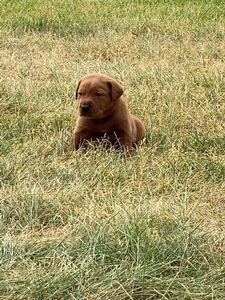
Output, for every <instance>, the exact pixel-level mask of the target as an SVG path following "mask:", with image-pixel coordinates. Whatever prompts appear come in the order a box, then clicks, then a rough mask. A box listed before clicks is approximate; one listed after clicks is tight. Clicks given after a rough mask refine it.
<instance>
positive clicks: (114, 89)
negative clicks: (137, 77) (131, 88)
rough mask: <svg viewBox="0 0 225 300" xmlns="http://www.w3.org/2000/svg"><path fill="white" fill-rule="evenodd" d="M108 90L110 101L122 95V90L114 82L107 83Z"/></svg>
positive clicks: (117, 83)
mask: <svg viewBox="0 0 225 300" xmlns="http://www.w3.org/2000/svg"><path fill="white" fill-rule="evenodd" d="M108 86H109V88H110V98H111V100H112V101H114V100H116V99H118V98H119V97H120V96H122V95H123V88H122V86H121V85H120V84H119V82H117V81H116V80H114V79H112V80H110V81H109V82H108Z"/></svg>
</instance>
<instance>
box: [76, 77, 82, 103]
mask: <svg viewBox="0 0 225 300" xmlns="http://www.w3.org/2000/svg"><path fill="white" fill-rule="evenodd" d="M80 83H81V79H80V80H79V81H78V83H77V88H76V99H77V98H78V90H79V86H80Z"/></svg>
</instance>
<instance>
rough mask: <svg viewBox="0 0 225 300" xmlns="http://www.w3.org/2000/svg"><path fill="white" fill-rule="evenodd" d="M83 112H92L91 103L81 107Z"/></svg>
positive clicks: (84, 113)
mask: <svg viewBox="0 0 225 300" xmlns="http://www.w3.org/2000/svg"><path fill="white" fill-rule="evenodd" d="M80 110H81V114H82V115H87V114H88V113H89V112H90V105H89V104H82V105H81V107H80Z"/></svg>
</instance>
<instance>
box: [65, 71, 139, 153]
mask: <svg viewBox="0 0 225 300" xmlns="http://www.w3.org/2000/svg"><path fill="white" fill-rule="evenodd" d="M122 94H123V88H122V87H121V85H120V84H119V83H118V82H117V81H116V80H114V79H112V78H111V77H108V76H106V75H102V74H90V75H87V76H84V77H83V78H81V79H80V81H79V82H78V86H77V89H76V99H78V112H79V117H78V120H77V125H76V127H75V130H74V132H73V134H72V138H71V141H70V146H69V149H70V150H77V149H78V148H79V147H86V146H87V142H88V141H93V140H98V139H100V138H103V137H105V138H107V139H108V140H109V141H110V143H111V144H112V145H114V146H122V147H124V148H125V149H126V150H128V151H131V150H132V149H133V147H135V145H136V144H137V143H139V142H140V141H141V140H143V139H144V136H145V130H144V126H143V124H142V122H141V121H140V120H139V119H137V118H136V117H134V116H133V115H131V113H130V112H129V110H128V108H127V105H126V102H125V101H124V99H123V97H121V96H122Z"/></svg>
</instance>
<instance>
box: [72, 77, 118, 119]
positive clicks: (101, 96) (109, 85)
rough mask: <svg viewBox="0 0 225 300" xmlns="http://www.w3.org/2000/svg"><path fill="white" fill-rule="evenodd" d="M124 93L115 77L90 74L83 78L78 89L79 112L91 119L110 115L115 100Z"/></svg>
mask: <svg viewBox="0 0 225 300" xmlns="http://www.w3.org/2000/svg"><path fill="white" fill-rule="evenodd" d="M122 94H123V88H122V87H121V85H120V84H119V83H118V82H117V81H116V80H114V79H113V78H111V77H109V76H106V75H102V74H90V75H87V76H84V77H83V78H81V79H80V80H79V82H78V85H77V89H76V99H77V100H78V105H79V114H80V116H83V117H88V118H91V119H101V118H104V117H107V116H108V115H110V113H111V110H112V108H113V106H114V105H115V101H116V100H118V99H119V98H120V96H121V95H122Z"/></svg>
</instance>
